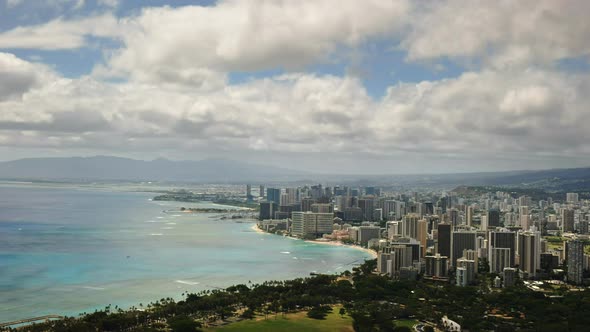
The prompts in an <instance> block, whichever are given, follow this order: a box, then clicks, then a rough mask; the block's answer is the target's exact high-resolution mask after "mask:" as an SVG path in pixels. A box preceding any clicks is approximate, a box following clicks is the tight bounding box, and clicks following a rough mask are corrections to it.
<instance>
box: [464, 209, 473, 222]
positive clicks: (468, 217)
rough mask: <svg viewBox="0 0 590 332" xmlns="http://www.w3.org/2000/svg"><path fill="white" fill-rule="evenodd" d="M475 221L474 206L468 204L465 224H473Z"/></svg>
mask: <svg viewBox="0 0 590 332" xmlns="http://www.w3.org/2000/svg"><path fill="white" fill-rule="evenodd" d="M472 223H473V206H471V205H468V206H467V208H466V210H465V224H466V225H467V226H471V224H472Z"/></svg>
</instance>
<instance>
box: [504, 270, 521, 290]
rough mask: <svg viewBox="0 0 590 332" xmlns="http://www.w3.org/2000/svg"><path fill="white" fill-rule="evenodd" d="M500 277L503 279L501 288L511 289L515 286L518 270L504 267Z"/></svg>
mask: <svg viewBox="0 0 590 332" xmlns="http://www.w3.org/2000/svg"><path fill="white" fill-rule="evenodd" d="M502 276H503V277H504V284H503V287H504V288H506V287H512V286H514V285H515V284H516V278H517V276H518V270H517V269H515V268H511V267H506V268H504V271H502Z"/></svg>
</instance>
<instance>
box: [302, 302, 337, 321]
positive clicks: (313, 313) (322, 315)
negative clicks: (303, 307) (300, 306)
mask: <svg viewBox="0 0 590 332" xmlns="http://www.w3.org/2000/svg"><path fill="white" fill-rule="evenodd" d="M331 311H332V307H330V306H328V305H319V306H315V307H313V308H311V310H309V311H308V312H307V317H309V318H313V319H326V316H327V315H328V313H329V312H331Z"/></svg>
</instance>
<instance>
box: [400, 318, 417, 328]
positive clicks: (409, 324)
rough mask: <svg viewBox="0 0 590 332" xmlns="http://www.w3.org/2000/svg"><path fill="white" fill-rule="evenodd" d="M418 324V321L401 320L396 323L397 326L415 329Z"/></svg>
mask: <svg viewBox="0 0 590 332" xmlns="http://www.w3.org/2000/svg"><path fill="white" fill-rule="evenodd" d="M416 324H418V321H417V320H415V319H399V320H396V321H395V326H407V327H409V328H413V327H414V325H416Z"/></svg>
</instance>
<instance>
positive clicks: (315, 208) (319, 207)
mask: <svg viewBox="0 0 590 332" xmlns="http://www.w3.org/2000/svg"><path fill="white" fill-rule="evenodd" d="M311 212H314V213H332V212H334V207H333V206H332V203H314V204H312V205H311Z"/></svg>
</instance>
